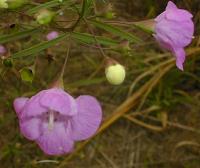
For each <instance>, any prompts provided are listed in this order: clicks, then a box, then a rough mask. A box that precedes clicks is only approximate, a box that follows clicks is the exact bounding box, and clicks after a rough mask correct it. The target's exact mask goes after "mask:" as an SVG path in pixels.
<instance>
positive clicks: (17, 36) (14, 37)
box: [0, 29, 39, 44]
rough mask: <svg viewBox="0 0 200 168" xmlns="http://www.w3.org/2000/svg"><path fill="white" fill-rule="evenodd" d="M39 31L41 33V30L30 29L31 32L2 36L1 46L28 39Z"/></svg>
mask: <svg viewBox="0 0 200 168" xmlns="http://www.w3.org/2000/svg"><path fill="white" fill-rule="evenodd" d="M38 31H39V29H29V30H25V31H21V32H17V33H11V34H8V35H3V36H0V44H3V43H7V42H10V41H14V40H19V39H22V38H24V37H27V36H29V35H32V34H34V33H36V32H38Z"/></svg>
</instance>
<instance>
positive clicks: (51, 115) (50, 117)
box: [48, 110, 54, 131]
mask: <svg viewBox="0 0 200 168" xmlns="http://www.w3.org/2000/svg"><path fill="white" fill-rule="evenodd" d="M53 126H54V112H53V111H52V110H50V111H49V122H48V129H49V131H51V130H52V129H53Z"/></svg>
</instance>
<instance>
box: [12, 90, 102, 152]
mask: <svg viewBox="0 0 200 168" xmlns="http://www.w3.org/2000/svg"><path fill="white" fill-rule="evenodd" d="M14 108H15V111H16V113H17V115H18V118H19V125H20V130H21V132H22V134H23V135H24V136H25V137H26V138H28V139H29V140H33V141H36V142H37V144H38V145H39V146H40V148H41V149H42V150H43V151H44V152H45V153H47V154H49V155H61V154H65V153H69V152H71V151H72V149H73V145H74V142H75V141H80V140H85V139H88V138H89V137H91V136H92V135H94V134H95V132H96V131H97V129H98V127H99V125H100V123H101V119H102V110H101V106H100V104H99V102H98V101H97V100H96V99H95V98H94V97H92V96H87V95H83V96H79V97H78V98H77V99H74V98H73V97H72V96H70V95H69V94H68V93H66V92H65V91H64V90H62V89H59V88H52V89H48V90H43V91H40V92H39V93H37V94H36V95H34V96H33V97H31V98H26V97H20V98H17V99H15V101H14Z"/></svg>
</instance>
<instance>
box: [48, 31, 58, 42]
mask: <svg viewBox="0 0 200 168" xmlns="http://www.w3.org/2000/svg"><path fill="white" fill-rule="evenodd" d="M58 36H59V34H58V32H57V31H52V32H50V33H48V34H47V35H46V39H47V40H48V41H50V40H53V39H55V38H57V37H58Z"/></svg>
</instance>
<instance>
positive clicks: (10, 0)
mask: <svg viewBox="0 0 200 168" xmlns="http://www.w3.org/2000/svg"><path fill="white" fill-rule="evenodd" d="M6 2H7V4H8V8H9V9H16V8H19V7H21V6H23V5H24V4H26V3H27V2H28V1H27V0H6Z"/></svg>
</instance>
